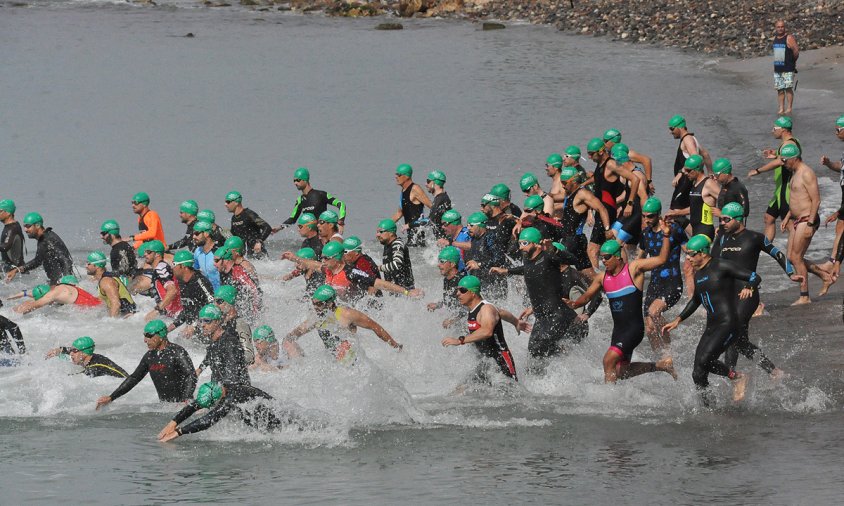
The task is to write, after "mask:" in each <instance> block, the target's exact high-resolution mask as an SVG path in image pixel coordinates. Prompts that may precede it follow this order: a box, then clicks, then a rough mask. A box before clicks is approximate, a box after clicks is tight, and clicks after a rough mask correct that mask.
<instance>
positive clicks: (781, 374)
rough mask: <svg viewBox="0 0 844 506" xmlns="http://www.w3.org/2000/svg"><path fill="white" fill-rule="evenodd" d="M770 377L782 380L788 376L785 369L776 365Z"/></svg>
mask: <svg viewBox="0 0 844 506" xmlns="http://www.w3.org/2000/svg"><path fill="white" fill-rule="evenodd" d="M770 377H771V379H772V380H773V381H780V380H782V379H783V378H785V377H786V374H785V371H783V370H782V369H780V368H778V367H776V368H774V370H773V371H771V374H770Z"/></svg>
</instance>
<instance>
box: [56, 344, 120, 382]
mask: <svg viewBox="0 0 844 506" xmlns="http://www.w3.org/2000/svg"><path fill="white" fill-rule="evenodd" d="M94 347H95V345H94V340H93V339H91V338H90V337H88V336H83V337H78V338H76V339H74V340H73V344H72V345H70V346H62V347H60V348H53V349H51V350H50V351H48V352H47V356H46V357H44V358H52V357H55V356H57V355H68V356H70V361H71V362H73V363H74V364H76V365H78V366H82V372H83V373H84V374H85V375H86V376H90V377H92V378H96V377H97V376H114V377H115V378H125V377H126V376H128V374H127V373H126V371H125V370H123V368H122V367H120V366H119V365H117V364H115V363H114V362H112V361H111V359H109V358H108V357H104V356H103V355H100V354H99V353H94Z"/></svg>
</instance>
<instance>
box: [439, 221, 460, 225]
mask: <svg viewBox="0 0 844 506" xmlns="http://www.w3.org/2000/svg"><path fill="white" fill-rule="evenodd" d="M443 225H460V222H459V221H444V222H443Z"/></svg>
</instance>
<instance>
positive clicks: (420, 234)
mask: <svg viewBox="0 0 844 506" xmlns="http://www.w3.org/2000/svg"><path fill="white" fill-rule="evenodd" d="M416 187H419V185H418V184H416V183H411V184H410V185H409V186H408V187H407V188H406V189H404V190H402V191H401V195H400V198H399V203H400V205H401V215H402V217H403V218H404V222H405V223H406V224H407V226H408V227H410V228H408V230H407V245H408V246H421V245H424V243H425V232H424V230H422V229H420V228H419V227H420V226H421V225H423V224H424V223H423V222H424V218H425V216H424V212H425V204H423V203H422V202H420V203H418V204H414V203H413V201H412V200H411V199H410V193H411V192H412V191H413V188H416Z"/></svg>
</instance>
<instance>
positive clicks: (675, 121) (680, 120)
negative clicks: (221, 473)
mask: <svg viewBox="0 0 844 506" xmlns="http://www.w3.org/2000/svg"><path fill="white" fill-rule="evenodd" d="M668 128H686V118H684V117H682V116H680V115H679V114H675V115H674V116H671V119H670V120H668Z"/></svg>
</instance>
